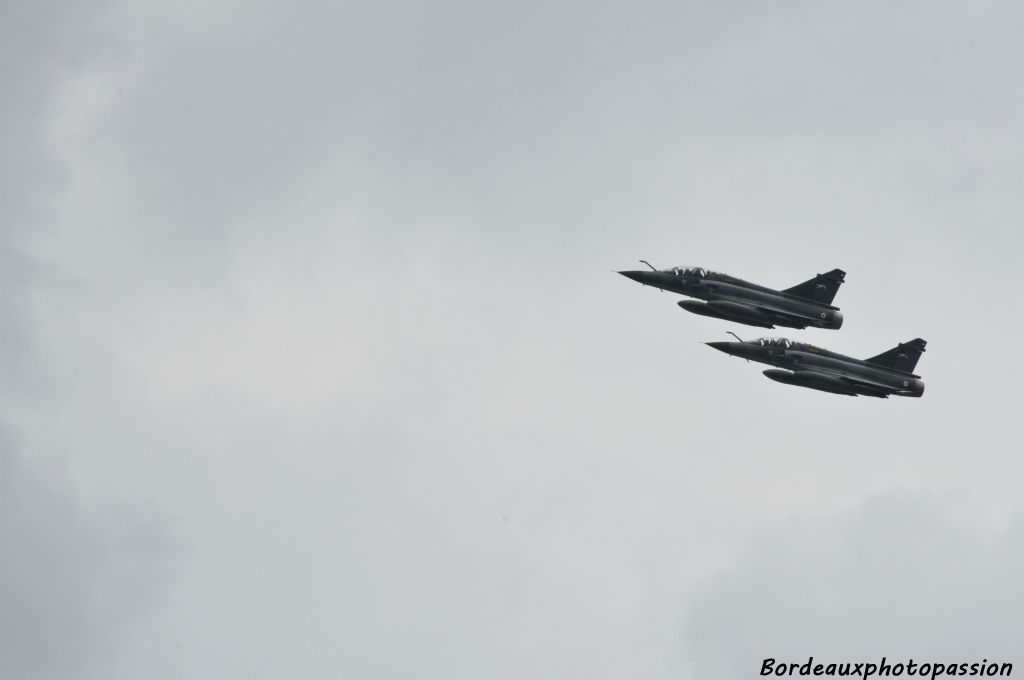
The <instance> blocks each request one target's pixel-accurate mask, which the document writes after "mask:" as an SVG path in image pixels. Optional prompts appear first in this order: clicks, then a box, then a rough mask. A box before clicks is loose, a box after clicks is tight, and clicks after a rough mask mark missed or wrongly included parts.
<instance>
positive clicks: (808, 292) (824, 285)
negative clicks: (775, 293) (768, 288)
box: [782, 269, 846, 305]
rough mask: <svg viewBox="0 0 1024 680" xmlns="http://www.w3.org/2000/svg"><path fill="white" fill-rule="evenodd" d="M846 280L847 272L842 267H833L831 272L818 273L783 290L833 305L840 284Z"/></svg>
mask: <svg viewBox="0 0 1024 680" xmlns="http://www.w3.org/2000/svg"><path fill="white" fill-rule="evenodd" d="M844 280H846V272H844V271H843V270H842V269H833V270H832V271H830V272H826V273H824V274H818V275H817V276H815V277H814V278H813V279H811V280H810V281H804V282H803V283H801V284H799V285H796V286H793V287H792V288H787V289H786V290H784V291H782V292H783V293H789V294H790V295H796V296H797V297H802V298H806V299H808V300H814V301H815V302H820V303H822V304H825V305H831V304H832V300H834V299H835V298H836V293H838V292H839V286H841V285H842V284H843V281H844Z"/></svg>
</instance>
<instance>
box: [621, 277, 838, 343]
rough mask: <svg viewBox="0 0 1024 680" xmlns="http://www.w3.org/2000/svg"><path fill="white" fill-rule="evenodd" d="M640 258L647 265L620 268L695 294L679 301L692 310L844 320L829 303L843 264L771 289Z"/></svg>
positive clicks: (797, 320) (730, 317)
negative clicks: (664, 266) (659, 267)
mask: <svg viewBox="0 0 1024 680" xmlns="http://www.w3.org/2000/svg"><path fill="white" fill-rule="evenodd" d="M640 261H641V262H643V263H644V264H646V265H647V266H648V267H650V268H651V271H627V272H619V273H620V274H622V275H623V276H625V277H626V278H627V279H633V280H634V281H638V282H639V283H642V284H644V285H645V286H654V287H655V288H660V289H662V290H667V291H671V292H673V293H679V294H680V295H686V296H688V297H693V298H698V300H680V301H679V302H678V303H677V304H678V305H679V306H680V307H682V308H683V309H685V310H686V311H688V312H693V313H694V314H700V315H701V316H711V317H715V318H716V319H725V320H727V321H735V322H737V323H743V324H747V325H748V326H758V327H760V328H775V327H776V326H785V327H786V328H799V329H803V328H807V327H808V326H814V327H816V328H832V329H837V330H838V329H839V327H840V326H842V325H843V315H842V314H840V313H839V308H838V307H833V306H832V300H834V299H835V297H836V292H837V291H838V290H839V286H840V285H841V284H842V283H843V280H844V279H845V278H846V272H844V271H843V270H842V269H833V270H832V271H830V272H827V273H825V274H818V275H817V276H815V277H814V278H813V279H810V280H809V281H804V282H803V283H801V284H799V285H796V286H793V287H792V288H786V289H785V290H774V289H772V288H765V287H764V286H759V285H757V284H754V283H749V282H747V281H743V280H742V279H738V278H736V277H735V276H729V275H728V274H719V273H718V272H713V271H709V270H707V269H703V268H701V267H672V268H671V269H662V270H657V269H655V268H654V267H653V266H652V265H651V264H650V263H649V262H647V261H646V260H640ZM700 300H706V302H700Z"/></svg>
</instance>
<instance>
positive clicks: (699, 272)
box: [665, 267, 708, 279]
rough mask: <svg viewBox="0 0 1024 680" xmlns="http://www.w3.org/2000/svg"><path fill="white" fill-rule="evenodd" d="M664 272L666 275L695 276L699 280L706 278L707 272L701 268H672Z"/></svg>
mask: <svg viewBox="0 0 1024 680" xmlns="http://www.w3.org/2000/svg"><path fill="white" fill-rule="evenodd" d="M665 272H666V273H667V274H675V275H676V276H691V277H693V276H696V277H698V278H701V279H706V278H707V277H708V272H707V270H706V269H703V268H701V267H672V268H671V269H666V270H665Z"/></svg>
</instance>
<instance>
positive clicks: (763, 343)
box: [706, 334, 927, 399]
mask: <svg viewBox="0 0 1024 680" xmlns="http://www.w3.org/2000/svg"><path fill="white" fill-rule="evenodd" d="M733 337H735V338H736V339H737V340H739V336H736V335H735V334H733ZM706 344H707V345H709V346H710V347H714V348H715V349H717V350H719V351H721V352H725V353H726V354H731V355H732V356H734V357H742V358H744V359H746V360H748V361H758V362H760V363H762V364H770V365H772V366H779V368H770V369H768V370H767V371H764V374H765V375H766V376H767V377H769V378H771V379H772V380H774V381H776V382H780V383H785V384H786V385H799V386H800V387H809V388H811V389H812V390H821V391H822V392H832V393H834V394H848V395H850V396H852V397H856V396H857V395H858V394H863V395H864V396H868V397H881V398H882V399H886V398H888V397H889V395H895V396H899V397H920V396H921V395H922V394H924V382H923V381H922V380H921V376H919V375H914V367H915V366H917V360H918V359H920V358H921V353H922V352H924V346H925V344H927V343H925V341H924V340H922V339H921V338H915V339H913V340H911V341H910V342H901V343H900V344H899V345H897V346H896V347H893V348H892V349H890V350H889V351H888V352H882V353H881V354H879V355H878V356H876V357H871V358H870V359H854V358H852V357H847V356H843V355H842V354H836V353H835V352H830V351H828V350H827V349H821V348H820V347H815V346H813V345H808V344H806V343H803V342H793V341H792V340H787V339H785V338H761V339H759V340H748V341H743V340H740V342H709V343H706Z"/></svg>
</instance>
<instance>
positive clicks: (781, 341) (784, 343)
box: [754, 338, 796, 349]
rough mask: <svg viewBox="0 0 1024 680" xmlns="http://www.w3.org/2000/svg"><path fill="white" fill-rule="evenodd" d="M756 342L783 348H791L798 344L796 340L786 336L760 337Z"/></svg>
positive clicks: (765, 345)
mask: <svg viewBox="0 0 1024 680" xmlns="http://www.w3.org/2000/svg"><path fill="white" fill-rule="evenodd" d="M754 342H756V343H757V344H759V345H761V346H762V347H781V348H783V349H789V348H790V347H793V346H795V345H796V343H795V342H793V341H792V340H787V339H786V338H758V339H757V340H755V341H754Z"/></svg>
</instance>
